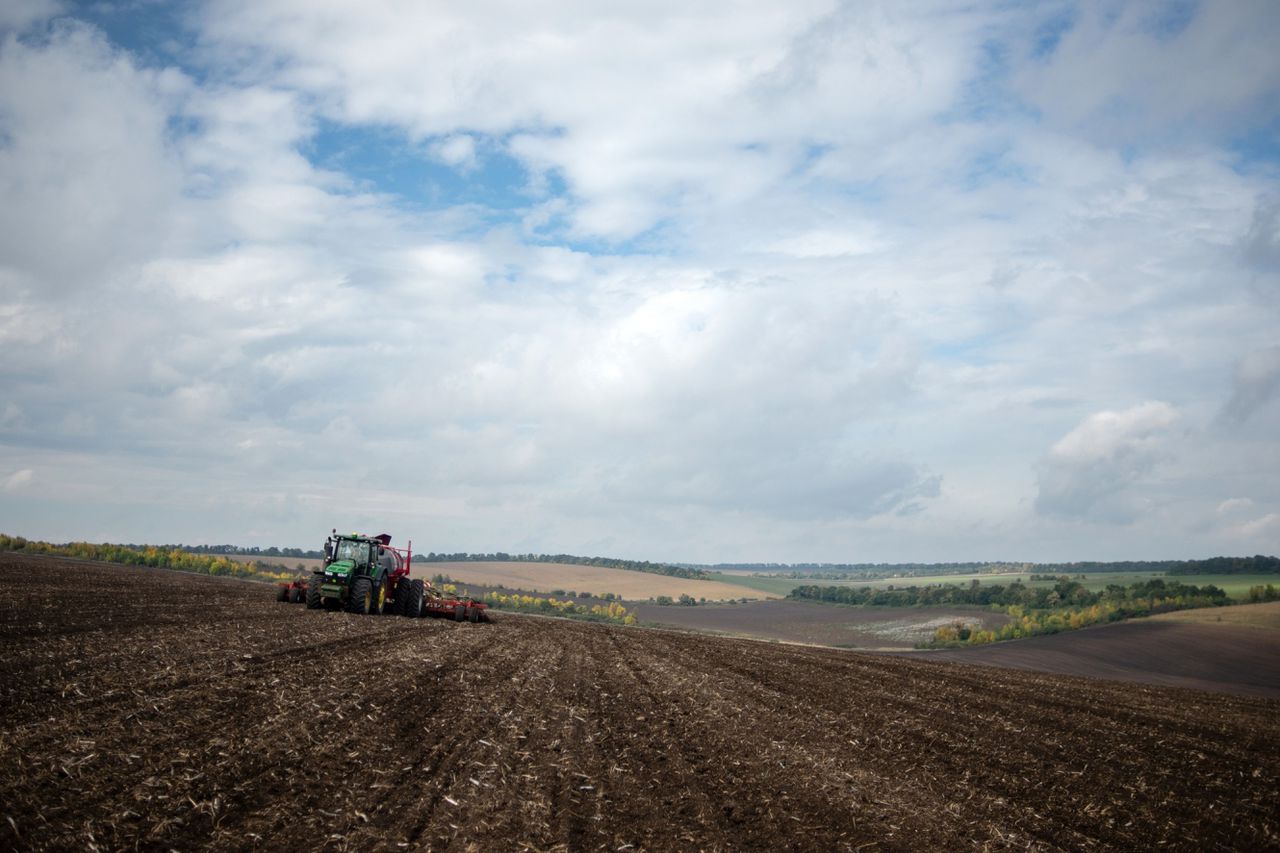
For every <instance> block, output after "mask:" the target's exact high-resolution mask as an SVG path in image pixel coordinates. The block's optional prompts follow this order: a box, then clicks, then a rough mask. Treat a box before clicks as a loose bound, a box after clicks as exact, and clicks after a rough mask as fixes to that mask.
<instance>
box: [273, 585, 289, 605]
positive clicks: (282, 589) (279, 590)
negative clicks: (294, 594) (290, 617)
mask: <svg viewBox="0 0 1280 853" xmlns="http://www.w3.org/2000/svg"><path fill="white" fill-rule="evenodd" d="M288 600H289V587H287V586H278V587H276V601H288Z"/></svg>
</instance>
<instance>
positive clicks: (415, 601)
mask: <svg viewBox="0 0 1280 853" xmlns="http://www.w3.org/2000/svg"><path fill="white" fill-rule="evenodd" d="M422 591H423V588H422V579H421V578H418V579H416V580H411V581H409V606H408V609H406V610H405V611H404V615H405V616H408V617H409V618H410V619H417V618H418V617H419V616H422V615H423V612H422Z"/></svg>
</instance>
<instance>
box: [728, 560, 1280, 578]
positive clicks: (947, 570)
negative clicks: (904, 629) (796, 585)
mask: <svg viewBox="0 0 1280 853" xmlns="http://www.w3.org/2000/svg"><path fill="white" fill-rule="evenodd" d="M707 568H710V569H712V570H717V571H726V570H738V571H751V572H758V573H761V574H772V575H775V576H777V577H783V578H796V579H804V578H813V579H816V580H847V579H849V578H866V579H867V580H873V579H877V578H890V577H927V576H930V575H962V574H975V575H978V574H1002V573H1004V574H1007V573H1012V572H1039V573H1044V574H1050V575H1062V574H1093V573H1098V572H1111V573H1116V574H1119V573H1129V572H1164V573H1165V574H1170V575H1253V574H1277V573H1280V558H1277V557H1267V556H1264V555H1262V554H1258V555H1255V556H1253V557H1209V558H1207V559H1203V560H1116V561H1110V562H1098V561H1085V562H1076V563H1028V562H1019V561H1008V560H994V561H987V562H967V563H717V564H715V565H713V566H709V567H707Z"/></svg>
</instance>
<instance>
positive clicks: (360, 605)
mask: <svg viewBox="0 0 1280 853" xmlns="http://www.w3.org/2000/svg"><path fill="white" fill-rule="evenodd" d="M373 602H374V598H373V584H372V582H370V580H369V579H368V578H356V581H355V583H353V584H352V585H351V598H350V599H348V600H347V610H348V611H349V612H351V613H359V614H360V615H362V616H367V615H368V614H369V611H370V610H371V609H372V607H373Z"/></svg>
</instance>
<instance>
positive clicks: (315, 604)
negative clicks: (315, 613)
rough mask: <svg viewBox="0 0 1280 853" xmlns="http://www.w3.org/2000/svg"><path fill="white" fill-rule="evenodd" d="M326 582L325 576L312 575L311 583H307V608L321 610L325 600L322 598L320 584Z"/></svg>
mask: <svg viewBox="0 0 1280 853" xmlns="http://www.w3.org/2000/svg"><path fill="white" fill-rule="evenodd" d="M323 583H324V578H322V577H320V575H312V576H311V581H310V583H308V584H307V609H308V610H319V609H320V605H321V604H323V603H324V600H323V599H322V598H320V585H321V584H323Z"/></svg>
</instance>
